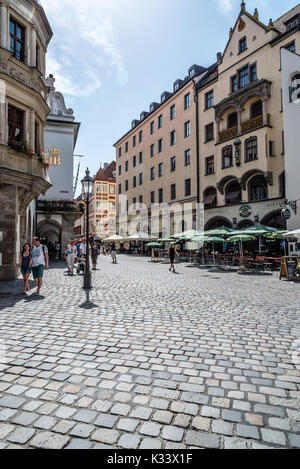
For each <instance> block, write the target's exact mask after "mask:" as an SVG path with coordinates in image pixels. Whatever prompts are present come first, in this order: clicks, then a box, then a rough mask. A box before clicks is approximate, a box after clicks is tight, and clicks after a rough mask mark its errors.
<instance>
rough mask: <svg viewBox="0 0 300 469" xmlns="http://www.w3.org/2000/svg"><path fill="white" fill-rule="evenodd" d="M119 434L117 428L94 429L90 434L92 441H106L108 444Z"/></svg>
mask: <svg viewBox="0 0 300 469" xmlns="http://www.w3.org/2000/svg"><path fill="white" fill-rule="evenodd" d="M119 436H120V432H118V431H117V430H109V429H105V431H104V430H103V429H100V430H96V431H95V433H93V435H92V436H91V439H92V440H93V441H99V442H100V443H107V444H109V445H114V444H115V443H116V442H117V440H118V438H119Z"/></svg>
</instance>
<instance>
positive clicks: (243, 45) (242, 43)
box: [239, 37, 247, 54]
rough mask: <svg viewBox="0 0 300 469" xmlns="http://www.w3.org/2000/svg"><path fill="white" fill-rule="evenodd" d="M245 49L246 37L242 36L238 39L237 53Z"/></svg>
mask: <svg viewBox="0 0 300 469" xmlns="http://www.w3.org/2000/svg"><path fill="white" fill-rule="evenodd" d="M246 49H247V38H246V37H243V38H242V39H241V40H240V41H239V54H241V53H242V52H244V51H245V50H246Z"/></svg>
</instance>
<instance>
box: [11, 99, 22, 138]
mask: <svg viewBox="0 0 300 469" xmlns="http://www.w3.org/2000/svg"><path fill="white" fill-rule="evenodd" d="M8 135H9V138H11V139H13V140H17V141H19V140H22V138H23V136H24V112H23V111H20V110H19V109H16V108H15V107H12V106H8Z"/></svg>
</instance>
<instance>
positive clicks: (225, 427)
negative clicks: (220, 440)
mask: <svg viewBox="0 0 300 469" xmlns="http://www.w3.org/2000/svg"><path fill="white" fill-rule="evenodd" d="M212 432H213V433H219V434H221V435H228V436H232V435H233V424H232V423H228V422H224V421H223V420H213V421H212Z"/></svg>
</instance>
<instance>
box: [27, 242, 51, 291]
mask: <svg viewBox="0 0 300 469" xmlns="http://www.w3.org/2000/svg"><path fill="white" fill-rule="evenodd" d="M31 256H32V259H31V268H32V274H33V278H34V281H35V284H36V286H37V291H36V293H35V294H36V295H39V294H40V291H41V288H42V283H43V276H44V270H45V269H46V270H48V269H49V254H48V249H47V247H46V246H43V245H42V244H41V243H40V240H39V238H34V240H33V248H32V250H31Z"/></svg>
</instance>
